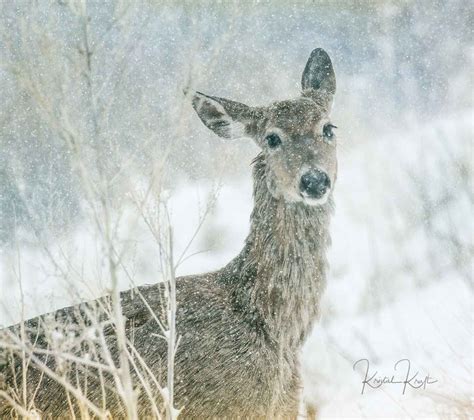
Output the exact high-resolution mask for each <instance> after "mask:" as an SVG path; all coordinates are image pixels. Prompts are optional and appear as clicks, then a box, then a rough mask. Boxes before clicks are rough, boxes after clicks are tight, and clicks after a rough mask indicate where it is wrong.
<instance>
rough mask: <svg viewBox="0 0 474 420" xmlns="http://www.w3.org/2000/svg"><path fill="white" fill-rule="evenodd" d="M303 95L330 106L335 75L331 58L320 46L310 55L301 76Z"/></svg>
mask: <svg viewBox="0 0 474 420" xmlns="http://www.w3.org/2000/svg"><path fill="white" fill-rule="evenodd" d="M301 87H302V88H303V96H307V97H309V98H311V99H313V100H314V101H316V102H322V103H323V104H324V105H326V106H327V107H331V104H332V100H333V97H334V94H335V93H336V75H335V74H334V69H333V67H332V63H331V59H330V58H329V55H328V53H327V52H326V51H324V50H323V49H322V48H316V49H315V50H314V51H313V52H312V53H311V55H310V57H309V59H308V62H307V63H306V67H305V68H304V71H303V76H302V78H301Z"/></svg>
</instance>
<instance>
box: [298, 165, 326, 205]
mask: <svg viewBox="0 0 474 420" xmlns="http://www.w3.org/2000/svg"><path fill="white" fill-rule="evenodd" d="M330 187H331V180H330V179H329V177H328V176H327V174H326V173H325V172H323V171H320V170H318V169H312V170H310V171H308V172H306V173H305V174H303V176H302V177H301V181H300V191H301V193H302V194H303V195H305V196H306V197H310V198H316V199H317V198H321V197H322V196H323V195H324V194H325V193H326V191H327V190H328V189H329V188H330Z"/></svg>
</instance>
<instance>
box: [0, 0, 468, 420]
mask: <svg viewBox="0 0 474 420" xmlns="http://www.w3.org/2000/svg"><path fill="white" fill-rule="evenodd" d="M473 23H474V22H473V12H472V7H470V5H469V4H468V2H465V1H461V0H445V1H441V0H440V1H436V0H434V1H430V2H424V1H412V0H404V1H402V0H400V1H384V0H380V1H365V2H353V1H348V0H347V1H342V0H340V1H339V0H337V1H297V2H294V1H273V2H264V1H261V2H260V1H240V2H230V1H229V2H220V1H219V2H210V1H209V2H204V1H182V2H177V1H176V2H173V1H151V0H150V1H146V0H137V1H133V2H129V1H119V0H117V1H112V2H109V1H86V0H84V1H68V0H58V1H51V2H46V1H44V2H42V1H27V0H25V1H21V2H6V1H5V2H2V3H1V4H0V91H1V92H2V101H1V102H0V325H2V324H3V325H9V324H11V323H14V322H17V321H19V320H20V319H21V318H22V317H25V318H28V317H31V316H34V315H37V314H40V313H44V312H47V311H50V310H54V309H57V308H60V307H63V306H65V305H70V304H73V303H77V302H79V301H82V300H84V299H91V298H93V297H96V296H99V295H101V294H103V293H105V292H106V291H107V288H108V287H109V285H108V281H109V279H108V277H107V270H106V267H105V266H106V258H105V256H104V255H105V254H106V253H107V250H106V249H104V248H105V244H106V243H107V241H104V237H106V238H108V239H110V240H113V242H114V244H116V249H117V252H119V253H120V264H121V267H120V269H121V271H120V279H119V280H120V282H121V285H122V287H124V288H126V287H130V285H131V284H143V283H153V282H156V281H159V280H160V276H161V274H160V273H161V270H162V267H161V260H162V258H161V257H160V246H159V244H158V242H159V241H158V239H157V238H159V237H160V236H159V234H157V233H156V231H155V229H154V228H152V227H150V226H147V225H146V223H144V218H143V217H142V216H143V214H144V213H146V214H147V215H148V216H150V217H153V216H154V215H155V216H156V220H157V224H156V226H160V223H159V221H160V220H162V217H163V208H165V209H166V212H165V213H166V214H165V216H166V220H167V223H169V225H170V226H171V227H172V231H173V250H174V255H175V262H176V263H177V273H178V274H179V275H181V274H188V273H197V272H206V271H210V270H214V269H217V268H219V267H221V266H223V265H224V264H225V263H226V262H227V261H229V260H230V259H231V258H232V257H233V256H235V255H236V254H237V253H238V252H239V251H240V249H241V247H242V245H243V241H244V239H245V236H246V234H247V233H248V229H249V216H250V212H251V209H252V183H251V167H250V162H251V160H252V158H253V157H255V156H256V154H257V153H258V148H257V146H256V145H255V144H253V143H252V141H251V140H250V139H245V138H242V139H239V140H234V141H225V140H223V139H220V138H218V137H216V136H215V135H213V134H212V133H211V132H210V131H208V130H207V129H206V128H205V127H204V126H203V125H202V123H201V122H200V121H199V119H198V118H197V117H196V116H195V115H194V111H193V110H192V107H191V106H190V103H189V102H190V101H189V98H187V97H186V96H185V95H184V93H183V89H186V88H191V89H196V90H200V91H202V92H205V93H207V94H211V95H216V96H221V97H227V98H230V99H234V100H237V101H240V102H244V103H247V104H248V105H265V104H268V103H270V102H272V101H275V100H282V99H288V98H291V97H296V96H297V95H299V92H300V80H301V73H302V70H303V68H304V65H305V63H306V60H307V58H308V56H309V54H310V52H311V51H312V50H313V49H314V48H316V47H323V48H324V49H325V50H326V51H328V53H329V54H330V56H331V58H332V61H333V64H334V67H335V71H336V76H337V84H338V87H337V93H336V99H335V103H334V106H333V113H332V120H333V122H334V123H335V125H337V126H338V141H339V144H338V154H339V175H338V183H337V186H336V191H335V201H336V214H335V217H334V218H333V221H332V237H333V246H332V248H331V251H330V256H329V261H330V264H331V271H330V278H329V281H328V289H327V292H326V295H325V297H324V301H323V315H322V319H321V323H320V324H319V326H318V327H317V328H316V330H315V331H314V334H313V335H312V337H311V338H310V340H309V341H308V343H307V344H306V346H305V349H304V352H303V372H304V375H305V389H304V393H305V394H306V396H307V398H308V399H310V400H311V401H314V402H315V403H317V404H318V405H319V406H320V414H321V415H322V417H367V418H371V417H381V416H392V417H393V416H396V417H449V416H455V417H456V416H457V417H462V416H466V417H467V416H468V413H469V410H472V389H473V388H472V386H473V384H472V377H473V375H472V374H473V372H472V369H473V365H472V354H473V348H472V331H473V330H472V327H473V325H472V321H473V318H472V314H473V311H472V309H473V307H472V302H473V299H472V298H473V279H472V255H473V250H474V245H473V236H472V235H473V226H472V214H473V211H472V210H473V209H472V207H473V190H472V175H473V173H472V157H473V156H472V137H473V122H472V121H473V109H474V108H473V93H472V92H473V83H472V82H473V80H472V74H473V56H474V50H473V40H472V27H473ZM163 203H164V207H163ZM168 215H169V220H168ZM158 230H159V229H158ZM361 358H367V359H369V360H370V362H371V366H372V367H373V368H374V370H378V371H379V372H380V373H381V374H385V373H386V374H387V375H388V374H390V375H391V374H393V365H394V363H395V362H397V361H398V360H399V359H403V358H409V359H410V360H411V363H412V369H413V370H414V371H419V372H420V375H421V376H425V375H427V374H429V375H430V376H431V377H434V378H435V379H437V381H438V382H437V383H435V384H433V385H430V386H427V387H426V390H422V389H419V390H413V389H412V390H408V391H407V393H406V394H405V395H402V392H401V387H397V386H395V385H392V386H390V387H388V386H386V387H383V388H382V389H378V390H368V391H366V392H365V393H364V394H363V395H361V378H362V377H363V376H361V375H362V373H361V372H359V371H357V370H356V371H354V370H353V364H354V362H356V361H357V360H358V359H361Z"/></svg>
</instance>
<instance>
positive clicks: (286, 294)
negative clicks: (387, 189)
mask: <svg viewBox="0 0 474 420" xmlns="http://www.w3.org/2000/svg"><path fill="white" fill-rule="evenodd" d="M266 171H267V167H266V164H265V160H264V157H263V156H259V157H258V158H257V159H256V163H255V167H254V172H253V176H254V200H255V206H254V209H253V212H252V216H251V228H250V233H249V235H248V237H247V239H246V242H245V246H244V249H243V250H242V252H241V253H240V254H239V255H238V256H237V258H235V259H234V260H233V261H232V262H231V263H230V264H229V266H228V267H226V268H227V269H231V270H232V271H233V272H234V273H238V276H237V277H238V278H236V277H234V276H232V272H231V273H229V274H230V275H229V276H227V278H233V281H231V284H232V289H233V296H234V298H235V301H236V303H237V304H238V306H239V307H240V309H241V310H242V311H244V312H245V313H246V314H248V315H249V319H252V320H256V322H259V323H261V325H262V328H263V329H264V330H265V332H266V334H268V335H269V336H270V338H272V339H274V340H275V341H276V342H278V343H281V344H283V345H285V346H294V345H296V346H298V345H300V344H301V341H302V340H304V339H305V337H306V335H307V334H308V333H309V332H310V330H311V327H312V324H313V322H314V320H315V319H316V318H317V316H318V312H319V301H320V297H321V294H322V292H323V290H324V287H325V277H326V268H327V260H326V250H327V248H328V246H329V245H330V236H329V232H328V228H329V219H330V215H331V213H332V207H333V206H332V199H331V200H328V203H327V204H325V205H323V206H317V207H316V206H308V205H305V204H303V203H288V202H285V201H284V200H282V199H275V198H274V197H273V196H272V195H271V194H270V192H269V190H268V187H267V180H266Z"/></svg>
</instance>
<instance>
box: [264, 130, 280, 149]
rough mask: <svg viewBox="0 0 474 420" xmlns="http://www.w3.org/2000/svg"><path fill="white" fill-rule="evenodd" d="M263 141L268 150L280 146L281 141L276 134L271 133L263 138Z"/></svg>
mask: <svg viewBox="0 0 474 420" xmlns="http://www.w3.org/2000/svg"><path fill="white" fill-rule="evenodd" d="M265 141H266V142H267V143H268V147H269V148H270V149H274V148H275V147H278V146H279V145H280V144H281V139H280V137H279V136H278V134H275V133H272V134H269V135H268V136H267V137H265Z"/></svg>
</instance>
